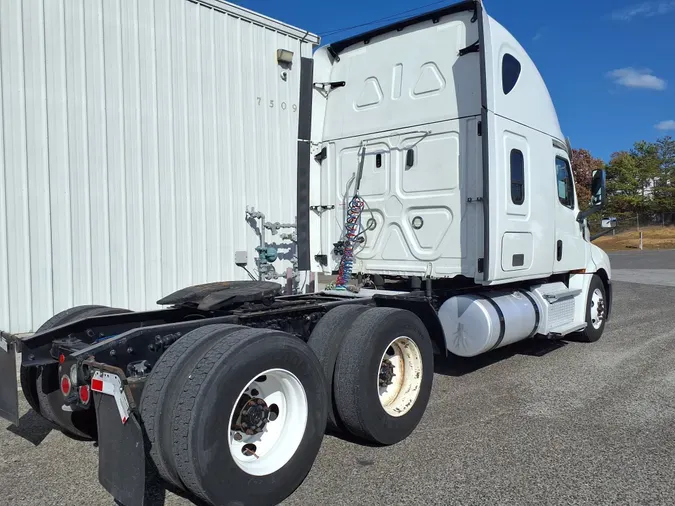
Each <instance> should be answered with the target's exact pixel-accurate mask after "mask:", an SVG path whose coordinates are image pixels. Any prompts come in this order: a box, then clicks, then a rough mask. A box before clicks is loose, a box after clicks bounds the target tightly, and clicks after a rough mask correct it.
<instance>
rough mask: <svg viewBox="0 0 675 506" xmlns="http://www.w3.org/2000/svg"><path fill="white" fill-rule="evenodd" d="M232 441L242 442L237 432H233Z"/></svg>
mask: <svg viewBox="0 0 675 506" xmlns="http://www.w3.org/2000/svg"><path fill="white" fill-rule="evenodd" d="M234 440H235V441H241V440H242V435H241V434H239V433H238V432H235V434H234Z"/></svg>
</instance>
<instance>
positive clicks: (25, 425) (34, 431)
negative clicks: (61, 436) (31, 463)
mask: <svg viewBox="0 0 675 506" xmlns="http://www.w3.org/2000/svg"><path fill="white" fill-rule="evenodd" d="M7 430H8V431H9V432H11V433H12V434H15V435H17V436H19V437H20V438H23V439H25V440H26V441H28V442H29V443H31V444H32V445H33V446H39V445H40V443H42V441H44V439H45V438H46V437H47V436H48V435H49V433H50V432H51V431H52V430H54V427H53V426H52V425H50V424H49V422H48V421H47V420H45V419H44V418H42V417H41V416H40V415H38V414H37V413H36V412H35V411H33V410H32V409H29V410H28V411H27V412H26V413H24V415H23V416H22V417H21V418H19V425H18V426H16V425H14V424H12V425H10V426H9V427H7Z"/></svg>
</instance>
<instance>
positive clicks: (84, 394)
mask: <svg viewBox="0 0 675 506" xmlns="http://www.w3.org/2000/svg"><path fill="white" fill-rule="evenodd" d="M79 393H80V402H81V403H82V404H89V399H90V395H89V387H88V386H87V385H82V386H81V387H80V390H79Z"/></svg>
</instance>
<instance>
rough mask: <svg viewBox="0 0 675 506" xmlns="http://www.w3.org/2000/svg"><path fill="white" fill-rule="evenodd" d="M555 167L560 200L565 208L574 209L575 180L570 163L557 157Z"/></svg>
mask: <svg viewBox="0 0 675 506" xmlns="http://www.w3.org/2000/svg"><path fill="white" fill-rule="evenodd" d="M555 166H556V173H557V180H558V200H560V203H561V204H562V205H564V206H565V207H569V208H570V209H574V180H573V179H572V170H571V169H570V163H569V162H568V161H567V160H565V159H564V158H560V157H557V158H556V159H555Z"/></svg>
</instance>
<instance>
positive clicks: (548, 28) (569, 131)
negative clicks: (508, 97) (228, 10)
mask: <svg viewBox="0 0 675 506" xmlns="http://www.w3.org/2000/svg"><path fill="white" fill-rule="evenodd" d="M234 2H235V3H239V4H241V5H243V6H244V7H247V8H250V9H253V10H256V11H259V12H262V13H263V14H266V15H268V16H271V17H273V18H276V19H279V20H282V21H285V22H287V23H290V24H293V25H296V26H298V27H300V28H303V29H307V30H310V31H312V32H314V33H318V34H320V35H321V34H325V33H327V32H330V31H333V30H335V29H339V28H344V27H350V26H354V25H358V24H361V23H368V22H370V21H374V20H377V19H381V18H384V17H387V16H393V15H396V14H398V13H401V12H403V11H408V10H413V9H416V8H417V10H414V11H412V12H409V13H406V14H404V15H402V16H399V17H398V18H396V19H399V18H402V17H408V16H411V15H415V14H418V13H421V12H425V11H428V10H433V9H436V8H439V7H442V6H443V5H447V4H449V3H455V2H454V0H445V1H444V2H435V3H434V1H433V0H341V1H339V2H309V1H306V0H305V1H297V0H296V1H280V0H234ZM484 3H485V7H486V10H487V12H488V13H489V14H490V15H491V16H492V17H494V18H495V19H496V20H497V21H499V22H500V23H501V24H502V25H504V26H505V27H506V28H507V30H509V31H510V32H511V33H512V34H513V35H514V36H515V37H516V38H517V39H518V40H519V41H520V43H521V44H522V45H523V46H524V47H525V49H526V50H527V51H528V53H529V54H530V56H531V57H532V59H533V60H534V62H535V63H536V65H537V67H538V68H539V71H540V72H541V73H542V75H543V76H544V79H545V81H546V83H547V85H548V88H549V91H550V92H551V95H552V97H553V101H554V103H555V106H556V109H557V111H558V116H559V118H560V123H561V126H562V128H563V131H564V133H565V135H567V136H568V137H570V139H571V141H572V145H573V146H574V147H583V148H586V149H589V150H590V151H591V152H592V153H593V155H595V156H597V157H600V158H603V159H605V160H609V157H610V156H611V154H612V153H613V152H615V151H619V150H624V149H630V147H631V146H632V144H633V143H634V142H635V141H637V140H641V139H644V140H648V141H652V140H655V139H656V138H658V137H662V136H664V135H672V136H673V137H675V0H644V1H641V0H594V1H592V2H591V1H588V0H567V1H566V2H562V3H560V2H546V1H541V0H485V2H484ZM389 22H390V21H389ZM387 23H388V22H381V23H375V24H373V25H369V26H367V27H365V28H358V29H354V30H348V31H344V32H341V33H339V34H336V35H326V36H324V37H323V41H322V42H323V43H325V42H331V41H333V40H336V39H341V38H344V37H346V36H349V35H353V34H355V33H359V32H360V31H364V30H366V29H370V28H374V27H376V26H378V25H381V24H387Z"/></svg>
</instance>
